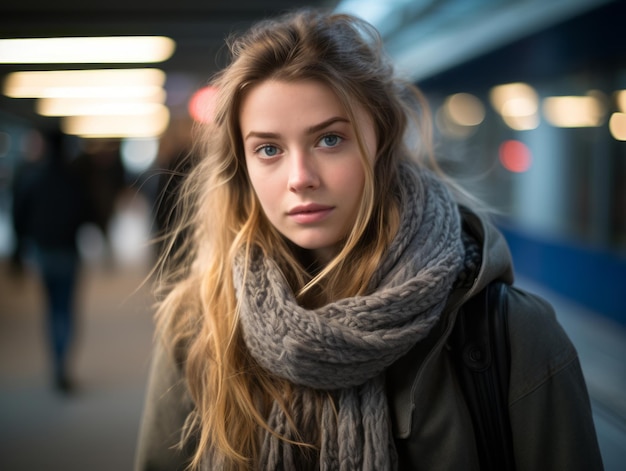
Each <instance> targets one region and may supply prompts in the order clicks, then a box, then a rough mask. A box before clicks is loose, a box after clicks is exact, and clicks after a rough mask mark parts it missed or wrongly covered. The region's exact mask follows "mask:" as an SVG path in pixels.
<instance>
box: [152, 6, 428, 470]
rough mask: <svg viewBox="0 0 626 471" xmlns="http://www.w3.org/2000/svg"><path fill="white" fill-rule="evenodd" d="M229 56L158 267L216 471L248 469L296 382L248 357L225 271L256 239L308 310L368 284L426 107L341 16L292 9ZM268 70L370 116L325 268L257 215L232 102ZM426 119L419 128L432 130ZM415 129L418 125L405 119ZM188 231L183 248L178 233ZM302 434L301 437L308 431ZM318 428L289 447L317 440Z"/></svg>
mask: <svg viewBox="0 0 626 471" xmlns="http://www.w3.org/2000/svg"><path fill="white" fill-rule="evenodd" d="M230 50H231V53H232V61H231V63H230V65H229V66H228V67H226V68H225V69H224V70H223V71H222V72H220V73H219V74H218V75H217V76H216V77H215V79H214V81H213V84H214V85H215V86H216V87H217V89H218V90H219V94H218V99H217V107H216V113H215V119H214V122H213V123H212V124H211V125H209V126H207V127H206V129H204V130H203V131H202V132H203V138H202V140H201V141H200V142H201V144H200V145H199V146H198V147H197V148H196V150H195V154H196V155H197V156H198V157H199V159H198V161H197V162H195V164H194V166H193V170H192V171H191V172H190V174H189V175H188V176H187V177H186V179H185V181H184V184H183V186H182V189H181V192H180V199H179V203H178V204H179V209H180V214H181V217H180V220H179V221H178V225H177V227H176V229H175V230H174V231H173V234H171V236H170V241H171V243H170V247H171V248H172V250H170V252H169V253H167V254H166V255H165V256H164V257H163V259H162V260H161V263H160V271H159V273H160V275H161V276H160V278H159V284H158V288H159V290H158V293H159V299H160V303H159V306H158V313H157V314H158V317H157V319H158V328H159V332H160V333H161V335H162V336H163V338H164V339H166V340H167V342H168V343H169V344H170V346H171V347H172V348H173V350H174V352H176V355H177V358H178V360H179V361H180V364H181V367H182V368H184V373H185V379H186V381H187V383H188V388H189V392H190V394H191V397H192V399H193V402H194V405H195V410H194V412H193V413H192V415H191V416H190V418H189V420H188V423H187V428H186V432H187V433H186V435H187V436H189V437H193V438H194V440H195V443H196V445H197V446H196V453H195V455H194V458H193V461H192V463H191V467H192V468H194V467H197V466H198V465H199V464H200V463H201V462H202V458H203V456H206V455H207V454H212V455H213V457H214V459H216V460H218V461H219V462H221V463H222V466H221V469H249V468H251V467H253V466H254V463H255V460H256V457H257V456H258V453H259V446H260V444H259V443H258V437H259V431H260V430H261V429H266V430H268V429H269V427H268V426H267V424H266V422H265V419H264V416H265V413H266V412H267V407H268V406H269V404H271V403H272V402H273V401H277V402H278V403H279V404H282V405H283V407H284V408H285V410H286V411H287V409H288V406H287V405H288V403H289V390H290V385H288V384H285V382H284V381H283V380H280V379H278V378H275V377H272V376H271V375H270V374H269V373H267V372H266V371H264V370H263V369H261V368H260V367H259V366H258V365H256V364H255V362H254V361H253V360H252V358H251V357H250V356H249V354H248V353H247V350H246V348H245V344H244V342H243V339H242V336H241V333H240V330H239V322H238V311H237V308H238V303H237V299H236V293H235V289H234V286H233V279H232V270H233V263H234V258H235V256H236V255H237V254H240V253H244V254H248V253H249V252H250V250H251V249H252V248H253V247H254V248H257V249H260V250H261V251H262V252H263V253H264V255H265V256H267V257H271V258H272V259H274V260H275V261H276V263H278V265H279V266H280V267H281V269H282V270H283V271H284V273H285V279H287V280H289V282H290V284H291V287H292V289H293V291H294V293H296V295H297V298H298V300H299V302H300V303H302V304H303V305H305V306H310V307H316V306H320V305H323V304H325V303H327V302H329V301H332V300H336V299H339V298H342V297H347V296H354V295H358V294H363V293H365V292H367V289H368V283H369V280H370V278H371V276H372V274H373V272H374V271H375V269H376V268H377V266H378V264H379V262H380V260H381V258H382V257H383V255H384V252H385V249H386V248H387V246H388V245H389V243H390V242H391V240H392V238H393V236H394V234H395V232H396V230H397V227H398V221H399V216H400V204H399V202H400V200H401V191H402V188H401V185H400V184H399V180H398V174H397V169H398V164H399V162H400V161H401V160H403V159H408V158H409V157H408V156H409V155H412V156H413V157H414V156H415V153H414V152H412V153H409V152H408V151H407V148H406V145H405V144H406V141H407V139H406V137H407V136H406V131H407V122H408V120H409V116H411V115H415V114H418V115H419V114H420V112H421V111H423V110H424V109H425V104H424V101H423V100H421V101H420V99H421V95H420V94H419V92H418V91H417V90H416V89H415V88H414V87H412V86H411V85H410V84H406V83H404V82H402V81H401V80H398V79H397V78H395V76H394V74H393V69H392V67H391V65H390V63H389V62H388V61H387V59H386V57H385V55H384V54H383V52H382V45H381V40H380V37H379V35H378V33H377V32H376V31H375V30H374V29H373V28H372V27H371V26H370V25H369V24H367V23H365V22H363V21H360V20H358V19H356V18H354V17H351V16H348V15H329V14H325V13H322V12H316V11H311V10H304V11H298V12H294V13H291V14H288V15H286V16H283V17H280V18H278V19H275V20H266V21H264V22H262V23H259V24H258V25H256V26H255V27H253V28H252V29H251V30H250V31H249V32H248V33H247V34H246V35H244V36H242V37H240V38H237V39H235V40H234V41H232V42H231V43H230ZM268 79H276V80H282V81H298V80H305V79H306V80H316V81H319V82H321V83H323V84H325V85H327V86H328V87H330V88H331V89H332V90H333V91H334V93H335V94H336V95H337V98H338V99H339V100H340V102H341V104H342V105H343V107H344V108H345V110H346V113H347V114H348V117H349V119H350V121H351V122H352V123H355V122H356V120H355V119H354V114H355V112H356V111H355V109H356V106H355V104H358V106H359V107H360V108H361V109H364V110H365V111H366V112H367V113H368V114H369V115H370V116H371V117H372V119H373V122H374V127H375V131H376V135H377V155H376V159H375V164H374V165H372V164H371V163H370V161H369V160H368V159H367V158H366V156H365V155H366V154H365V152H364V149H365V148H364V144H363V139H362V137H361V135H360V132H359V130H358V129H356V130H355V131H356V134H357V136H358V141H359V145H360V147H361V151H362V152H361V153H362V154H363V155H362V160H363V166H364V169H365V174H366V178H365V185H364V190H363V198H362V203H361V207H360V209H359V213H358V215H357V219H356V223H355V226H354V229H353V230H352V231H351V233H350V234H348V236H347V237H346V240H345V241H344V243H343V245H342V249H341V251H340V253H339V254H338V255H337V256H336V257H335V259H334V260H333V261H331V262H330V263H329V264H328V265H327V266H325V267H320V269H319V270H316V271H315V272H314V273H310V270H307V267H306V266H305V264H304V263H303V259H302V253H301V251H300V250H299V249H298V248H297V247H294V245H293V244H291V243H290V242H289V241H287V240H285V238H284V237H282V236H281V235H280V234H279V233H278V232H277V231H276V230H275V229H274V228H273V227H272V225H271V224H270V223H269V221H268V220H267V219H266V217H265V216H264V214H263V212H262V210H261V207H260V205H259V202H258V200H257V198H256V196H255V194H254V191H253V189H252V187H251V185H250V182H249V179H248V175H247V172H246V166H245V160H244V152H243V145H242V138H241V133H240V129H239V123H238V118H239V108H240V105H241V102H242V100H243V99H244V97H245V94H246V92H247V91H248V90H250V89H251V88H252V87H254V86H255V85H256V84H259V83H261V82H263V81H265V80H268ZM424 126H425V125H424V123H422V126H419V127H416V128H415V129H420V130H424V131H425V132H424V136H426V138H427V136H429V135H430V130H429V129H428V127H427V126H425V127H424ZM411 129H413V128H411ZM181 237H183V238H184V243H183V244H182V247H181V248H180V249H179V250H174V249H173V247H175V246H176V244H174V240H176V239H177V238H178V239H179V240H180V238H181ZM307 437H308V438H307ZM315 437H316V433H315V431H311V432H309V431H303V435H302V440H301V442H300V443H297V444H296V445H299V446H301V447H302V448H303V449H307V450H310V449H314V448H315V445H316V443H315V440H316V438H315Z"/></svg>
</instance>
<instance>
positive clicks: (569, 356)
mask: <svg viewBox="0 0 626 471" xmlns="http://www.w3.org/2000/svg"><path fill="white" fill-rule="evenodd" d="M509 329H510V339H511V378H510V389H509V411H510V419H511V427H512V432H513V447H514V450H515V461H516V467H517V470H518V471H526V470H528V471H530V470H537V469H541V470H544V471H550V470H553V471H557V470H563V469H567V470H568V471H576V470H580V471H595V470H602V469H603V465H602V459H601V455H600V450H599V446H598V441H597V437H596V432H595V427H594V423H593V417H592V412H591V406H590V401H589V395H588V392H587V387H586V384H585V381H584V378H583V375H582V371H581V368H580V363H579V360H578V354H577V352H576V349H575V348H574V346H573V345H572V343H571V341H570V340H569V338H568V337H567V334H566V333H565V331H564V330H563V328H562V327H561V326H560V324H559V323H558V321H557V319H556V316H555V314H554V310H553V309H552V307H551V306H550V305H549V304H548V303H547V302H546V301H544V300H543V299H541V298H539V297H537V296H534V295H531V294H529V293H526V292H523V291H521V290H517V289H511V290H510V294H509Z"/></svg>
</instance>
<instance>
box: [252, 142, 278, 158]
mask: <svg viewBox="0 0 626 471" xmlns="http://www.w3.org/2000/svg"><path fill="white" fill-rule="evenodd" d="M257 152H262V153H263V155H264V156H265V157H275V156H276V155H278V147H276V146H272V145H265V146H263V147H260V148H259V149H258V150H257Z"/></svg>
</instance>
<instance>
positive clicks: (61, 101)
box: [36, 89, 165, 116]
mask: <svg viewBox="0 0 626 471" xmlns="http://www.w3.org/2000/svg"><path fill="white" fill-rule="evenodd" d="M164 103H165V90H163V89H159V90H156V93H155V94H154V95H153V96H147V97H143V98H141V97H140V98H135V99H127V100H119V99H118V100H116V99H107V98H40V99H39V100H37V104H36V111H37V113H39V114H40V115H42V116H79V115H107V114H108V115H111V114H149V113H150V112H152V111H154V110H155V107H159V106H162V105H163V104H164Z"/></svg>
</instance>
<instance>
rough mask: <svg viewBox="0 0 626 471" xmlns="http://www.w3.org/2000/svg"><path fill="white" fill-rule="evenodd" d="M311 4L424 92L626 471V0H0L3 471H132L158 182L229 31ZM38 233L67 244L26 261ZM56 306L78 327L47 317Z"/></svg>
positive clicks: (458, 167)
mask: <svg viewBox="0 0 626 471" xmlns="http://www.w3.org/2000/svg"><path fill="white" fill-rule="evenodd" d="M298 6H317V7H323V8H327V9H331V10H333V9H334V10H337V11H347V12H351V13H354V14H357V15H359V16H361V17H363V18H365V19H367V20H368V21H370V22H372V23H373V24H374V25H375V26H376V27H377V28H378V29H379V31H380V32H381V34H382V35H383V39H384V42H385V46H386V48H387V51H388V52H389V54H390V55H391V57H392V58H393V60H394V62H395V64H396V67H397V69H398V70H399V71H400V73H401V74H403V75H404V76H405V77H406V78H407V79H409V80H411V81H413V82H415V83H416V84H417V85H418V86H420V88H421V89H422V90H423V91H424V93H425V94H426V96H427V98H428V100H429V102H430V104H431V107H432V111H433V116H434V120H435V127H434V131H435V137H436V141H435V142H436V154H437V157H438V159H439V161H440V163H441V165H442V166H443V167H444V169H445V170H447V171H448V172H449V173H451V174H452V175H453V176H454V177H456V178H457V179H459V181H461V183H462V184H463V185H464V186H466V187H467V188H468V189H469V190H470V191H471V192H472V193H474V194H475V195H477V196H478V197H479V198H481V199H483V200H484V201H486V202H487V203H488V204H489V205H490V206H492V207H493V208H494V209H496V210H497V222H498V225H499V227H500V228H501V229H502V230H503V232H504V234H505V236H506V237H507V240H508V242H509V244H510V247H511V252H512V254H513V258H514V263H515V270H516V275H517V281H518V283H519V284H520V285H522V286H524V287H526V288H528V289H531V290H532V291H535V292H537V293H538V294H540V295H542V296H544V297H545V298H547V299H548V300H549V301H551V302H552V304H553V305H554V306H555V308H556V310H557V315H558V317H559V320H560V321H561V323H562V324H563V326H564V328H565V329H566V331H567V332H568V334H569V335H570V337H571V338H572V340H573V341H574V343H575V345H576V347H577V349H578V351H579V353H580V357H581V362H582V365H583V371H584V374H585V377H586V379H587V383H588V387H589V391H590V394H591V398H592V406H593V410H594V417H595V420H596V427H597V429H598V434H599V439H600V445H601V449H602V453H603V457H604V460H605V465H606V469H607V470H615V471H617V470H621V469H624V468H623V463H624V462H626V396H625V395H624V393H623V391H624V390H625V386H626V363H625V359H626V297H625V293H624V291H626V39H625V37H624V33H623V29H624V21H625V19H626V2H625V1H608V0H552V1H550V2H545V1H543V0H388V1H386V2H380V1H378V0H371V1H370V0H343V1H330V0H319V1H299V0H298V1H295V0H267V1H261V0H231V1H229V2H222V1H218V0H204V1H199V0H178V1H177V2H164V1H161V0H152V1H150V2H148V1H145V0H125V1H122V0H108V1H107V2H104V3H102V2H100V3H94V4H89V3H86V2H77V1H73V0H57V1H55V2H53V3H51V2H44V1H42V0H20V1H19V2H15V1H6V2H4V3H3V6H2V7H0V87H1V89H0V469H2V470H10V471H17V470H39V469H50V470H57V469H58V470H84V469H89V470H92V471H97V470H130V469H131V468H132V460H133V453H134V446H135V441H136V435H137V428H138V424H139V418H140V415H141V408H142V402H143V391H144V386H145V380H146V375H147V369H148V365H149V361H150V350H151V342H152V334H153V323H152V318H151V316H152V298H151V296H150V292H149V286H146V285H145V284H143V283H142V281H143V280H144V279H145V277H146V275H147V274H148V271H149V269H150V266H151V264H152V262H153V261H154V257H155V255H156V253H157V252H158V245H156V244H152V243H150V240H152V238H153V237H154V236H155V235H157V234H158V233H159V231H161V230H162V229H163V228H164V227H166V226H167V222H168V218H169V216H170V215H169V212H168V211H169V209H168V208H169V206H168V204H167V203H168V202H169V200H168V198H167V193H166V196H165V197H164V196H163V188H164V187H165V185H166V183H167V181H168V180H169V176H170V175H171V174H172V172H171V170H172V169H173V168H175V165H176V163H177V162H178V159H179V158H180V157H181V156H183V155H185V153H186V152H187V151H188V149H189V144H190V142H189V140H190V129H191V126H192V123H194V122H202V121H203V120H206V119H210V109H211V98H212V94H211V92H212V90H211V89H210V88H208V87H207V86H206V85H207V82H208V79H209V77H210V76H211V75H212V74H213V73H214V72H215V71H217V70H219V68H220V67H222V66H223V65H224V59H225V57H226V54H225V49H224V38H225V37H227V36H228V35H230V34H232V33H236V32H238V31H241V30H245V29H246V28H247V27H248V26H249V25H250V24H251V23H252V22H254V21H256V20H258V19H261V18H265V17H268V16H272V15H275V14H277V13H281V12H283V11H285V10H287V9H290V8H293V7H298ZM36 40H37V41H36ZM38 40H41V41H38ZM127 41H130V42H127ZM59 163H60V164H62V165H59ZM51 175H53V176H54V178H51V177H50V176H51ZM35 189H37V190H35ZM77 202H84V204H77ZM163 208H165V209H163ZM24 227H31V228H38V230H39V232H40V233H41V234H43V235H41V236H37V235H36V234H35V231H34V229H33V230H32V231H30V232H29V231H28V230H25V229H23V228H24ZM44 235H45V236H46V237H47V240H49V239H50V238H54V240H56V241H58V244H57V245H56V246H55V247H53V248H52V249H50V250H45V251H35V250H33V243H32V242H33V239H36V238H37V237H44ZM40 252H45V253H43V254H42V253H40ZM41 260H48V261H49V263H47V264H42V263H40V261H41ZM59 261H63V263H60V262H59ZM61 266H62V267H67V268H66V269H64V270H59V269H58V267H61ZM50 267H52V269H51V268H50ZM59 280H61V281H59ZM55 283H56V284H55ZM49 290H52V291H49ZM48 292H54V293H56V297H57V298H58V299H59V303H61V304H62V303H63V302H64V300H65V303H66V304H67V302H68V299H67V298H68V296H69V297H73V299H75V306H76V312H75V317H74V318H66V319H60V320H59V319H55V320H54V321H52V320H50V319H49V318H47V317H46V314H45V312H46V309H47V307H48V306H47V303H48V301H47V300H48V299H49V298H48V296H47V294H46V293H48ZM63 296H65V298H63ZM51 338H54V339H55V340H54V342H52V343H54V348H52V347H51V340H50V339H51ZM66 344H70V345H71V347H69V348H67V346H66ZM59 365H63V367H64V368H66V369H67V370H68V371H65V370H63V368H62V367H61V366H59Z"/></svg>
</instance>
